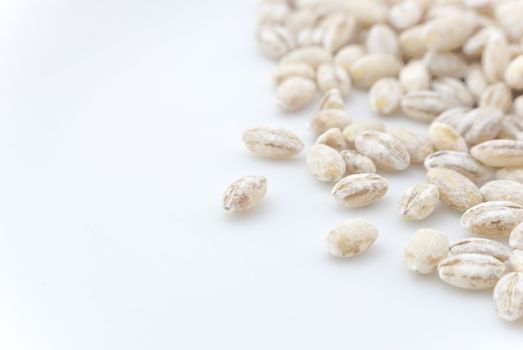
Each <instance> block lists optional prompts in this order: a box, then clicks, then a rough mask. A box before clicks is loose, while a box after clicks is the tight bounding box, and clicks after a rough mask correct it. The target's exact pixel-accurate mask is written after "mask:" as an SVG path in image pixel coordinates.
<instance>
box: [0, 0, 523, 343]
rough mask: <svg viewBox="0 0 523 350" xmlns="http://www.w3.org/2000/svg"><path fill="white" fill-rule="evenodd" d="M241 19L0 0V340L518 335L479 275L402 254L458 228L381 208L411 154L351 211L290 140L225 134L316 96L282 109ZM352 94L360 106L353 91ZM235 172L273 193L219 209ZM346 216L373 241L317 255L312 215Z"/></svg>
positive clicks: (411, 173)
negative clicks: (479, 284) (369, 228)
mask: <svg viewBox="0 0 523 350" xmlns="http://www.w3.org/2000/svg"><path fill="white" fill-rule="evenodd" d="M254 18H255V5H254V2H253V1H240V0H238V1H228V2H225V3H224V2H219V1H210V0H209V1H186V2H182V1H180V0H172V1H168V0H165V1H159V0H157V1H152V0H151V1H123V0H121V1H117V0H105V1H103V0H98V1H65V0H46V1H43V0H34V1H22V0H20V1H15V0H11V1H3V2H2V5H0V53H1V54H0V77H1V78H0V93H1V95H0V96H1V99H0V168H1V170H0V348H1V349H6V350H14V349H16V350H18V349H38V350H47V349H49V350H70V349H75V350H83V349H97V350H105V349H108V350H109V349H110V350H114V349H126V350H132V349H155V350H160V349H180V350H181V349H184V350H186V349H198V350H204V349H213V350H216V349H220V350H222V349H223V350H226V349H227V350H229V349H242V350H245V349H249V350H257V349H264V350H265V349H325V348H329V349H364V348H365V349H371V348H372V349H389V348H401V349H420V348H421V349H442V348H450V349H457V348H458V346H465V347H467V348H472V347H473V346H474V345H475V346H476V349H494V348H496V349H503V350H509V349H521V344H523V323H522V322H519V323H516V324H509V323H506V322H503V321H501V320H499V319H498V318H496V315H495V311H494V306H493V303H492V302H491V296H490V292H488V291H487V292H467V291H460V290H456V289H453V288H452V287H448V286H446V285H444V284H443V283H441V282H440V281H439V280H438V279H437V278H436V277H435V276H429V277H423V276H417V275H415V274H413V273H410V272H408V271H407V270H406V269H405V267H404V266H403V263H402V259H401V256H402V249H403V246H404V245H405V242H406V240H407V239H408V237H409V235H410V234H411V233H413V232H414V230H415V229H417V228H419V227H432V228H437V229H441V230H443V231H444V232H446V233H447V234H448V235H449V236H450V238H451V240H455V239H458V238H461V237H464V236H465V235H466V234H465V233H464V232H463V231H462V229H461V228H460V227H459V224H458V219H459V215H458V214H457V213H454V212H450V211H447V210H445V209H444V208H440V209H438V212H437V213H436V214H435V215H433V216H432V217H431V218H430V219H429V220H426V221H423V222H421V223H406V222H402V221H401V220H400V219H399V218H398V217H397V216H396V215H395V205H396V201H397V198H398V196H399V195H400V193H401V192H402V191H403V190H404V189H406V188H407V187H408V186H410V185H412V184H413V183H414V182H416V181H420V180H421V179H422V177H423V171H422V170H421V169H411V170H408V171H407V172H405V173H401V174H386V176H387V178H389V179H390V181H391V191H390V192H389V193H388V194H387V195H386V197H385V198H384V199H383V200H381V201H380V202H379V203H378V204H376V205H374V206H371V207H369V208H366V209H362V210H348V209H344V208H342V207H340V206H339V205H338V204H337V203H336V202H335V201H334V200H333V199H332V198H331V196H330V194H329V191H330V187H331V185H326V184H322V183H318V182H317V181H315V180H314V179H312V178H311V177H310V176H309V175H308V174H307V172H306V170H305V167H304V155H303V154H302V155H301V156H300V157H299V158H298V159H295V160H292V161H289V162H272V161H266V160H260V159H256V158H255V157H253V156H251V155H249V154H248V153H247V152H246V150H245V149H244V148H243V145H242V144H241V141H240V138H239V134H240V132H241V131H242V130H243V129H245V128H247V127H250V126H253V125H257V124H274V125H281V126H284V127H288V128H290V129H292V130H295V131H296V132H297V133H298V134H299V135H301V136H303V137H304V138H305V139H306V140H307V142H308V143H310V142H311V141H312V137H311V135H310V134H309V132H308V131H307V129H306V127H305V124H306V121H307V119H308V117H309V116H310V115H311V113H312V112H313V111H314V110H315V108H316V106H313V107H311V109H310V110H308V111H305V112H303V113H300V114H298V115H289V116H286V115H283V114H280V113H279V112H278V111H277V109H276V107H275V105H274V100H273V92H272V85H271V81H270V78H269V77H270V74H271V72H272V70H273V67H274V66H273V64H272V63H270V62H268V61H266V60H264V59H263V58H261V57H260V56H259V54H258V52H257V51H256V47H255V44H254V41H253V32H254ZM348 111H349V112H350V114H351V115H352V116H353V118H354V119H360V118H365V117H367V116H368V115H369V114H370V113H369V111H368V107H367V103H366V100H365V99H363V98H358V96H357V94H355V95H353V96H352V97H351V98H350V100H349V105H348ZM390 123H391V124H408V122H406V121H405V120H404V119H402V118H399V119H398V118H396V119H393V120H391V122H390ZM243 174H263V175H265V176H267V177H268V179H269V192H268V195H267V197H266V198H265V200H264V201H263V204H262V205H260V207H258V208H257V209H256V210H254V211H252V212H251V213H249V214H247V215H245V216H235V215H227V214H226V213H224V212H223V210H222V209H221V202H220V201H221V195H222V192H223V190H224V189H225V187H226V186H227V185H228V184H229V183H230V182H231V181H232V180H234V179H235V178H237V177H239V176H241V175H243ZM356 216H357V217H362V218H365V219H368V220H369V221H371V222H374V223H375V224H376V226H377V227H378V228H379V230H380V237H379V238H378V241H377V242H376V244H375V245H374V246H373V247H372V248H371V249H370V250H369V251H368V252H367V253H366V254H364V255H362V256H360V257H358V258H355V259H352V260H346V261H342V260H337V259H334V258H331V257H329V256H328V254H327V253H326V252H325V249H324V246H323V243H324V242H323V241H324V237H325V235H326V233H327V232H328V231H329V230H330V229H331V228H332V227H333V226H334V225H335V224H336V223H338V222H339V221H341V220H344V219H346V218H351V217H356Z"/></svg>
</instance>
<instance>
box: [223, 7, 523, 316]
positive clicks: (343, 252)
mask: <svg viewBox="0 0 523 350" xmlns="http://www.w3.org/2000/svg"><path fill="white" fill-rule="evenodd" d="M258 21H259V22H258V24H259V25H258V32H257V41H258V47H259V49H260V51H261V52H262V53H263V54H264V55H265V56H267V57H269V58H271V59H274V60H279V64H278V68H277V69H276V72H275V74H274V82H275V85H276V98H277V101H278V105H279V106H280V107H281V109H282V110H284V111H288V112H292V111H297V110H300V109H302V108H304V107H306V106H307V105H309V104H310V103H311V102H312V101H313V99H314V97H315V95H316V93H317V92H319V93H320V94H321V95H322V98H321V102H320V106H319V111H318V112H317V113H316V114H315V115H314V116H312V118H311V120H310V128H311V129H312V131H313V132H314V133H315V134H316V136H317V142H316V144H315V145H313V146H311V147H310V148H309V149H308V151H307V161H306V163H307V168H308V170H309V172H310V173H311V175H312V176H314V177H315V178H317V179H318V180H320V181H325V182H335V185H334V187H333V189H332V196H333V197H334V199H335V200H337V201H339V202H340V203H341V204H343V205H345V206H347V207H349V208H357V207H362V206H366V205H371V204H372V203H374V202H375V201H377V200H379V199H380V198H381V197H382V196H383V195H384V194H385V193H386V192H387V189H388V183H387V180H386V179H385V178H384V177H383V176H380V175H378V174H376V171H401V170H404V169H406V168H407V167H409V166H410V165H411V164H423V165H424V166H425V168H426V169H427V174H426V183H419V184H415V185H414V186H413V187H412V188H410V189H409V190H407V191H406V192H405V194H404V195H403V197H402V198H400V199H399V206H398V214H399V215H400V216H401V217H403V218H404V219H407V220H423V219H424V218H426V217H428V216H429V215H431V213H432V212H433V211H434V210H435V208H436V206H437V205H438V203H439V202H440V201H441V202H443V203H444V204H445V205H447V206H448V207H449V208H452V209H454V210H457V211H460V212H463V215H462V218H461V225H462V226H463V227H465V228H466V229H467V230H469V231H470V232H471V233H473V234H476V235H479V236H483V237H495V238H506V237H509V236H510V238H509V242H508V243H509V246H510V248H511V250H510V249H509V248H508V247H507V246H505V245H503V244H502V243H499V242H497V241H494V240H491V239H487V238H468V239H463V240H460V241H458V242H456V243H454V244H452V245H450V246H449V242H448V239H447V237H446V236H445V235H443V234H442V233H440V232H437V231H435V230H431V229H422V230H418V231H417V232H416V233H415V234H414V235H413V236H412V237H411V238H410V240H409V242H408V244H407V246H406V248H405V251H404V259H405V263H406V265H407V267H408V268H409V269H410V270H413V271H416V272H418V273H432V272H434V271H436V270H437V271H438V274H439V277H440V278H441V280H443V281H444V282H446V283H448V284H450V285H453V286H456V287H459V288H466V289H484V288H492V287H494V301H495V304H496V308H497V311H498V315H499V316H500V317H502V318H504V319H506V320H512V321H513V320H517V319H519V318H521V317H522V316H523V95H522V92H523V1H520V0H323V1H322V0H294V1H293V0H265V1H262V3H261V9H260V16H259V19H258ZM352 85H354V86H356V87H357V88H359V89H365V90H368V91H369V102H370V107H371V108H372V109H373V110H374V111H375V112H377V113H379V114H382V115H384V116H386V115H390V114H393V113H396V114H397V113H402V114H403V115H405V116H406V117H408V118H411V119H414V120H417V121H421V122H426V123H429V124H430V125H429V127H428V133H427V135H423V134H420V133H417V132H414V131H412V130H409V129H406V128H392V129H387V128H386V127H385V124H384V123H383V122H381V121H378V120H373V119H369V120H364V121H359V122H351V119H350V118H349V116H348V115H347V113H346V112H345V111H344V106H345V101H346V99H347V98H348V96H349V95H350V92H351V89H352ZM518 95H519V96H518ZM243 141H244V143H245V145H246V147H247V149H249V150H250V151H251V152H253V153H254V154H256V155H258V156H260V157H266V158H275V159H285V158H290V157H293V156H295V155H297V154H299V153H300V152H301V151H302V150H303V149H304V144H303V142H302V141H301V140H300V139H299V138H298V137H297V136H296V135H295V134H293V133H292V132H290V131H287V130H284V129H281V128H276V127H267V126H259V127H253V128H251V129H249V130H247V131H245V133H244V134H243ZM266 190H267V180H266V179H265V177H263V176H246V177H242V178H240V179H239V180H237V181H235V182H234V183H233V184H232V185H230V186H229V188H228V189H227V191H226V193H225V196H224V207H225V209H227V210H232V211H243V210H247V209H250V208H251V207H253V206H254V205H255V204H256V203H257V202H258V201H259V200H260V199H261V198H262V197H263V196H264V195H265V193H266ZM377 237H378V231H377V230H376V228H375V227H374V226H373V225H371V224H369V223H367V222H365V221H363V220H359V219H356V220H348V221H346V222H343V223H340V224H339V225H337V226H336V227H335V228H334V229H333V230H332V231H331V232H330V233H329V234H328V236H327V249H328V251H329V252H330V253H331V254H333V255H334V256H338V257H350V256H354V255H356V254H359V253H362V252H363V251H365V250H366V249H367V248H369V247H370V246H371V245H372V243H373V242H374V241H375V240H376V238H377Z"/></svg>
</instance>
